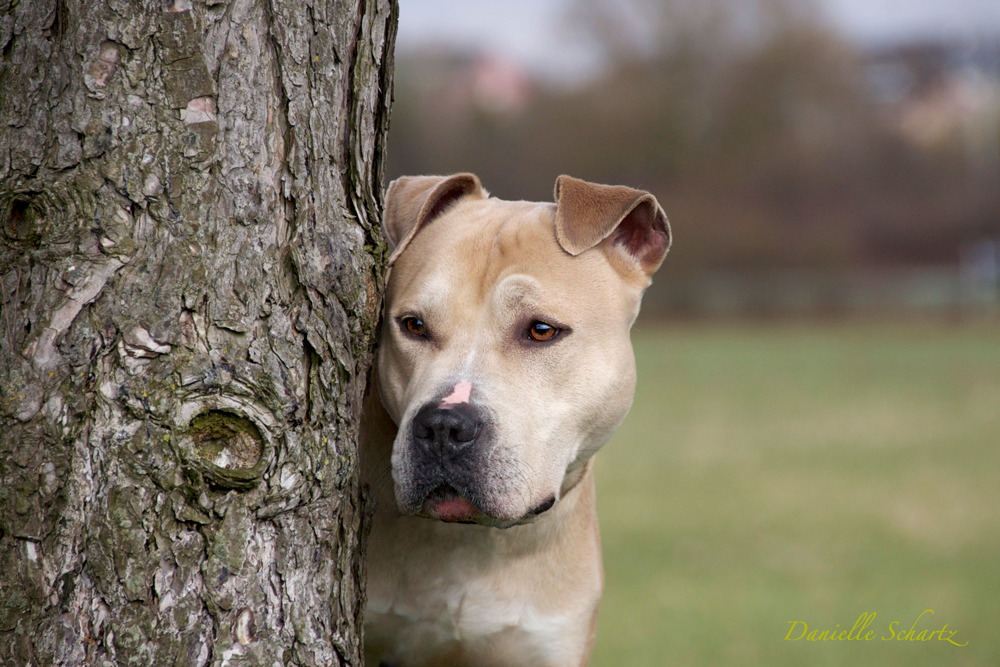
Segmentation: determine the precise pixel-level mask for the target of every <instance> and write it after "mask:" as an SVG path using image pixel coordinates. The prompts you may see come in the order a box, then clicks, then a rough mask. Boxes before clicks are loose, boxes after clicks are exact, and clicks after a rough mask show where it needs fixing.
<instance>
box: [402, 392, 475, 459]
mask: <svg viewBox="0 0 1000 667" xmlns="http://www.w3.org/2000/svg"><path fill="white" fill-rule="evenodd" d="M482 426H483V420H482V419H481V418H480V416H479V411H478V410H476V408H474V407H473V406H472V405H470V404H469V403H460V404H458V405H456V406H454V407H451V408H444V409H442V408H439V407H438V406H437V405H436V404H433V403H429V404H427V405H425V406H424V407H423V408H421V409H420V412H418V413H417V414H416V416H415V417H414V418H413V438H414V440H416V441H417V443H418V444H420V445H422V446H423V447H425V448H428V449H440V450H443V451H446V450H459V449H463V448H465V447H467V446H468V445H470V444H471V443H472V442H473V441H475V439H476V436H478V435H479V431H480V429H481V428H482Z"/></svg>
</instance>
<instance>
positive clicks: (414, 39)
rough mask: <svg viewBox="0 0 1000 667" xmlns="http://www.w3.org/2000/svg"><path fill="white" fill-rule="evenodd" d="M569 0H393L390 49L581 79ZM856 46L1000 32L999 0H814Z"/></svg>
mask: <svg viewBox="0 0 1000 667" xmlns="http://www.w3.org/2000/svg"><path fill="white" fill-rule="evenodd" d="M570 2H571V0H400V20H399V38H398V42H397V48H398V50H399V52H400V53H406V52H407V51H412V50H414V49H416V48H419V47H423V46H427V45H432V44H447V45H450V46H454V47H458V48H463V49H468V50H470V51H471V50H477V51H488V52H494V53H501V54H505V55H506V56H508V57H510V58H513V59H514V60H516V61H518V62H520V63H523V64H524V65H526V66H527V67H528V68H530V69H532V70H533V71H535V72H537V73H538V74H540V75H542V76H546V77H551V78H553V79H566V80H572V79H579V78H585V77H586V74H587V72H589V71H592V70H593V69H594V67H595V66H597V64H598V60H597V55H596V54H595V53H594V52H593V50H592V49H591V48H589V47H588V45H587V43H586V42H584V41H583V40H582V39H581V38H579V37H578V36H576V35H574V34H573V32H572V31H570V30H569V29H568V28H567V27H566V26H565V25H564V22H565V16H566V13H567V6H568V5H569V4H570ZM820 4H821V6H822V7H823V10H824V11H825V13H826V15H827V17H828V18H829V19H830V20H831V21H832V22H833V24H834V25H836V26H837V27H839V28H840V29H841V30H842V31H843V33H844V34H845V35H847V37H848V38H849V39H851V40H853V41H856V42H858V43H861V44H873V43H875V44H877V43H884V42H894V41H903V40H906V39H910V38H918V37H927V36H948V37H957V38H964V39H973V38H975V37H976V36H977V35H981V34H983V33H989V34H992V35H998V34H1000V0H820Z"/></svg>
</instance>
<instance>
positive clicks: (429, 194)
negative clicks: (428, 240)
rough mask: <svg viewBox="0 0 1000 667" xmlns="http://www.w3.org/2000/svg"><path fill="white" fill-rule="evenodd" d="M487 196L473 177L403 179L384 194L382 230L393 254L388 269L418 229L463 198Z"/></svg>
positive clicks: (467, 175)
mask: <svg viewBox="0 0 1000 667" xmlns="http://www.w3.org/2000/svg"><path fill="white" fill-rule="evenodd" d="M486 196H487V194H486V191H485V190H483V186H482V184H481V183H480V182H479V179H478V178H477V177H476V175H475V174H454V175H452V176H402V177H400V178H397V179H396V180H394V181H393V182H392V183H390V184H389V188H388V189H387V190H386V193H385V212H384V214H383V216H382V229H383V231H384V233H385V237H386V240H387V241H388V242H389V248H390V250H391V251H392V254H390V255H389V265H390V266H391V265H392V264H393V262H394V261H395V260H396V258H397V257H398V256H399V255H400V253H402V252H403V249H404V248H406V246H407V245H409V243H410V241H411V240H412V239H413V237H414V236H416V234H417V232H418V231H420V228H421V227H423V226H424V225H426V224H427V223H429V222H430V221H431V220H433V219H434V218H436V217H438V216H439V215H441V214H442V213H444V212H445V210H446V209H447V208H448V207H449V206H451V205H452V204H454V203H455V202H457V201H458V200H459V199H462V198H463V197H474V198H477V199H482V198H485V197H486Z"/></svg>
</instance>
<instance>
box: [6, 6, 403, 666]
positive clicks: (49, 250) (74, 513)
mask: <svg viewBox="0 0 1000 667" xmlns="http://www.w3.org/2000/svg"><path fill="white" fill-rule="evenodd" d="M0 9H2V10H3V11H2V18H0V303H2V311H0V664H3V665H8V664H13V665H53V664H54V665H77V664H94V665H130V664H137V665H154V664H155V665H196V666H200V665H206V664H213V665H231V664H253V665H347V664H351V665H360V664H361V663H362V657H361V656H362V648H361V642H360V637H361V627H362V616H363V613H364V590H363V582H364V572H363V553H362V552H363V528H364V526H365V522H366V516H367V515H366V507H365V504H364V502H363V501H362V500H361V495H360V488H359V482H358V475H357V461H358V457H357V451H356V436H357V431H358V419H359V414H360V410H361V404H362V396H363V393H364V389H365V377H366V374H367V370H368V367H369V365H370V362H371V359H372V348H373V344H374V341H375V330H376V328H377V325H378V317H379V310H380V307H381V289H382V284H383V277H384V276H383V274H384V268H383V266H384V262H383V260H384V257H385V255H386V249H385V245H384V244H383V242H382V239H381V235H380V232H379V228H378V227H379V225H378V221H379V214H380V208H381V181H382V165H383V158H382V155H383V143H384V137H385V133H386V129H387V123H388V113H389V105H390V90H391V80H392V49H393V41H394V39H395V30H396V16H397V10H396V6H395V2H394V0H360V1H357V2H350V3H348V2H338V1H337V0H280V1H279V0H165V1H161V0H156V1H155V2H154V1H150V0H145V1H144V2H136V1H135V0H133V1H131V2H129V1H126V0H110V1H108V2H84V1H83V0H0Z"/></svg>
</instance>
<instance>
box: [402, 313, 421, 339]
mask: <svg viewBox="0 0 1000 667" xmlns="http://www.w3.org/2000/svg"><path fill="white" fill-rule="evenodd" d="M401 323H402V325H403V328H404V329H406V332H407V333H409V334H413V335H414V336H426V335H427V325H426V324H424V321H423V320H422V319H420V318H419V317H404V318H403V319H402V321H401Z"/></svg>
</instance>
